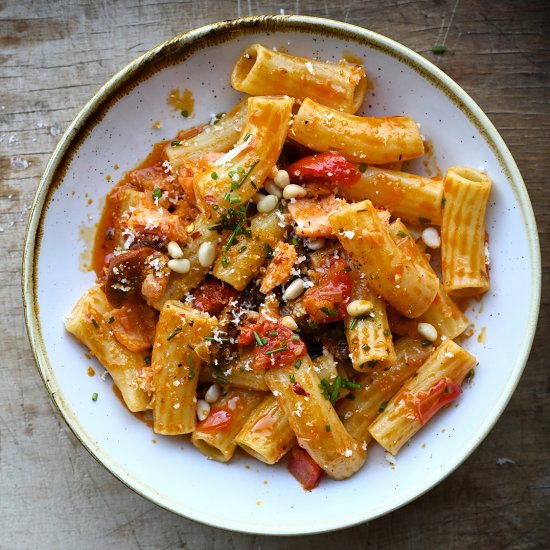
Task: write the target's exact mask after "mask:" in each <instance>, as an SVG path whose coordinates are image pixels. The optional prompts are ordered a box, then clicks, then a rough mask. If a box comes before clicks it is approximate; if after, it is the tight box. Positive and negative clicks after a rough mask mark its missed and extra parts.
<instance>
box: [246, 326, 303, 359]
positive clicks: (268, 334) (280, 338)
mask: <svg viewBox="0 0 550 550" xmlns="http://www.w3.org/2000/svg"><path fill="white" fill-rule="evenodd" d="M254 341H255V342H256V345H255V347H254V363H253V368H254V369H255V370H260V369H267V368H271V367H282V366H284V365H288V364H291V363H294V362H295V361H296V359H298V357H302V355H305V354H306V353H307V348H306V345H305V344H304V342H303V341H302V340H301V339H300V337H299V336H298V335H296V334H294V333H293V332H292V331H291V330H290V329H289V328H288V327H285V325H283V324H282V323H281V322H280V321H274V320H271V319H267V318H266V317H262V316H260V317H259V318H258V322H256V323H254V324H252V325H247V326H245V327H242V328H241V334H240V336H239V341H238V344H239V345H241V346H246V345H248V344H251V343H252V342H254Z"/></svg>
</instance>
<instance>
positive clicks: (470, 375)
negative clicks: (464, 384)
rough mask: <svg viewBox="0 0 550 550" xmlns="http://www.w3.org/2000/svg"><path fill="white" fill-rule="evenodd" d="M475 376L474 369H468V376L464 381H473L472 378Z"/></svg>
mask: <svg viewBox="0 0 550 550" xmlns="http://www.w3.org/2000/svg"><path fill="white" fill-rule="evenodd" d="M475 375H476V371H475V369H470V370H469V371H468V374H467V375H466V380H467V381H468V382H471V381H472V380H473V379H474V376H475Z"/></svg>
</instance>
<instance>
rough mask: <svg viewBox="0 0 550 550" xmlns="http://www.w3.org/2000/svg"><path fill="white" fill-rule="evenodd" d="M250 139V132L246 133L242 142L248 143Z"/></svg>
mask: <svg viewBox="0 0 550 550" xmlns="http://www.w3.org/2000/svg"><path fill="white" fill-rule="evenodd" d="M251 137H252V134H251V133H250V132H247V133H246V135H245V136H244V138H243V141H248V140H249V139H250V138H251Z"/></svg>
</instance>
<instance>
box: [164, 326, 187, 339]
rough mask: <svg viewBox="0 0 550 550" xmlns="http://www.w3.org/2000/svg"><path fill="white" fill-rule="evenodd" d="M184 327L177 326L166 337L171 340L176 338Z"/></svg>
mask: <svg viewBox="0 0 550 550" xmlns="http://www.w3.org/2000/svg"><path fill="white" fill-rule="evenodd" d="M182 330H183V329H182V328H181V327H176V328H175V329H174V330H173V331H172V332H171V333H170V334H169V335H168V337H167V338H166V340H167V341H168V342H169V341H170V340H172V338H174V336H177V335H178V334H179V333H180V332H181V331H182Z"/></svg>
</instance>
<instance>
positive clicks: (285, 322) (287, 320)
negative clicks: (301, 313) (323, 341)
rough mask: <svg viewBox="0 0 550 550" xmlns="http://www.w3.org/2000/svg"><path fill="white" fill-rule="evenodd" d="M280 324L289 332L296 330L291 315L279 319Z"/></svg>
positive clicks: (295, 324)
mask: <svg viewBox="0 0 550 550" xmlns="http://www.w3.org/2000/svg"><path fill="white" fill-rule="evenodd" d="M281 323H282V324H283V325H284V326H285V327H286V328H289V329H290V330H298V325H297V323H296V321H295V320H294V317H292V316H291V315H286V316H285V317H283V318H282V319H281Z"/></svg>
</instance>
